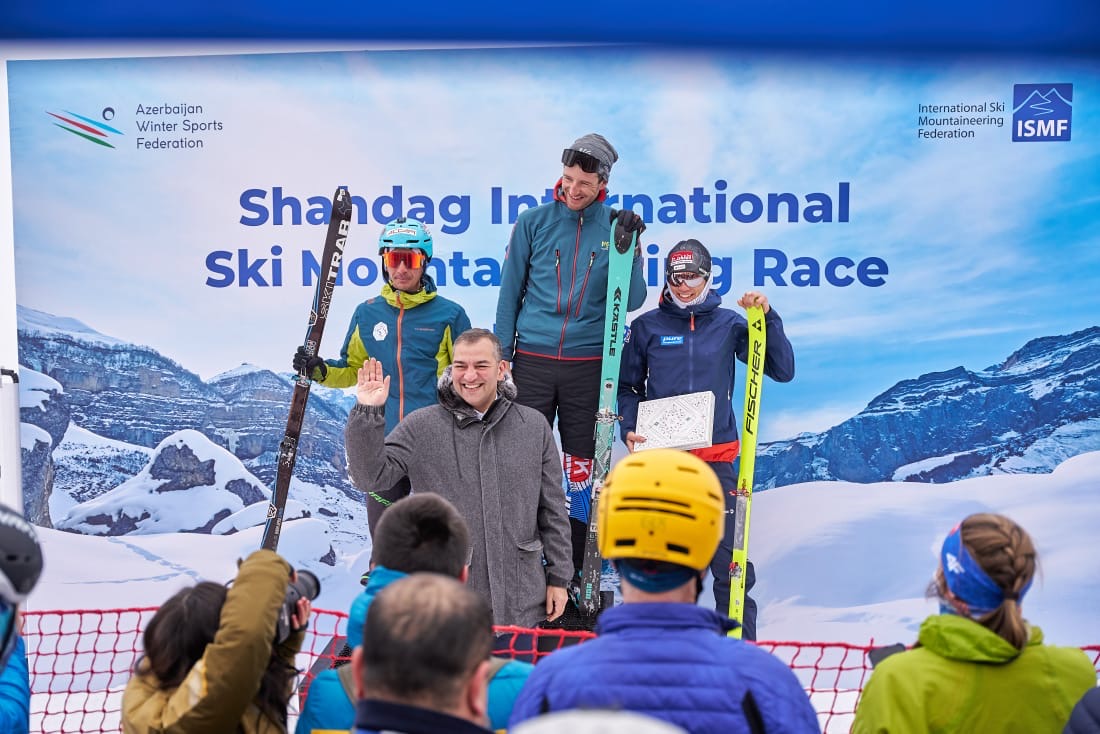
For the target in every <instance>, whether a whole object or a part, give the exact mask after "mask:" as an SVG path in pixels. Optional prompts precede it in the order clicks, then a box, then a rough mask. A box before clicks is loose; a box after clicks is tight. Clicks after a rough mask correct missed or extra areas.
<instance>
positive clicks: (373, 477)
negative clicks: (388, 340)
mask: <svg viewBox="0 0 1100 734" xmlns="http://www.w3.org/2000/svg"><path fill="white" fill-rule="evenodd" d="M389 382H390V376H389V375H385V374H383V370H382V365H381V364H380V363H379V362H378V361H377V360H375V359H370V360H368V361H367V362H366V363H365V364H364V365H363V367H362V368H360V370H359V380H358V386H357V393H356V396H357V399H358V404H357V405H356V406H355V407H354V408H353V409H352V411H351V414H350V415H349V416H348V425H347V430H346V432H345V437H346V444H347V453H348V474H349V476H350V477H351V481H352V482H353V483H354V484H355V486H356V487H358V488H360V489H363V490H366V489H369V488H371V487H381V486H386V487H389V486H393V485H395V484H397V482H398V480H400V479H403V478H405V477H408V479H409V483H410V484H411V485H412V488H413V489H414V490H417V491H422V492H435V493H437V494H440V495H442V496H443V497H446V498H447V499H448V500H450V501H451V503H452V504H454V506H455V507H457V508H458V511H459V512H460V513H461V514H462V516H463V518H464V519H465V520H466V523H467V524H468V526H469V530H470V545H471V546H472V557H471V559H470V572H469V580H468V582H467V583H468V584H469V586H470V587H471V588H472V589H474V590H475V591H477V592H478V593H480V594H482V595H483V596H484V597H485V598H486V599H488V600H489V602H490V604H491V605H492V608H493V622H494V623H495V624H498V625H518V626H521V627H533V626H535V624H537V623H538V622H539V620H541V619H556V618H557V617H559V616H560V615H561V613H562V611H563V610H564V609H565V602H566V598H567V594H566V590H565V587H566V584H567V583H568V581H569V577H570V575H571V574H572V571H573V563H572V560H571V558H570V545H569V518H568V516H567V514H566V510H565V506H564V505H563V504H562V502H561V486H562V485H561V482H562V469H561V456H560V455H559V454H558V449H557V445H556V444H555V443H554V437H553V434H552V433H551V429H550V425H549V424H548V423H547V422H546V419H545V418H544V417H543V416H542V414H541V413H539V412H538V411H537V410H534V409H532V408H528V407H525V406H523V405H519V404H518V403H515V402H514V399H515V396H516V388H515V385H514V384H513V383H512V381H511V378H510V377H509V376H508V370H507V363H506V362H504V360H503V359H501V347H500V341H499V340H498V339H497V337H496V335H494V334H493V333H492V332H491V331H487V330H486V329H470V330H468V331H466V332H463V333H462V334H461V335H459V337H458V338H457V339H455V341H454V359H453V361H452V364H451V366H450V367H448V368H447V369H446V370H444V372H443V374H442V375H441V376H440V378H439V384H438V386H437V392H438V394H439V403H438V404H437V405H432V406H428V407H426V408H421V409H419V410H415V411H413V412H412V413H410V414H409V415H407V416H405V418H404V419H403V420H402V421H401V422H400V423H398V424H397V426H396V427H394V429H393V430H392V431H391V432H390V434H389V435H388V436H385V435H384V434H385V422H386V421H385V412H384V411H385V402H386V396H387V395H388V394H389ZM544 559H545V562H544Z"/></svg>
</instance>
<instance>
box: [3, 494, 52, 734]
mask: <svg viewBox="0 0 1100 734" xmlns="http://www.w3.org/2000/svg"><path fill="white" fill-rule="evenodd" d="M41 573H42V549H41V548H40V547H39V545H38V536H37V535H36V533H35V532H34V526H32V525H31V524H30V523H29V522H27V521H26V520H24V519H23V516H22V515H20V514H19V513H18V512H15V511H14V510H12V509H10V508H8V507H4V506H3V505H0V731H3V732H8V733H10V734H25V733H26V732H27V731H29V730H30V710H31V686H30V676H29V674H28V672H27V650H26V647H25V646H24V644H23V637H22V635H20V634H19V605H20V604H22V603H23V602H24V601H26V600H27V596H28V595H29V594H30V593H31V591H32V590H33V589H34V587H35V584H37V583H38V577H39V576H40V575H41Z"/></svg>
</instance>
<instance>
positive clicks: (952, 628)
mask: <svg viewBox="0 0 1100 734" xmlns="http://www.w3.org/2000/svg"><path fill="white" fill-rule="evenodd" d="M1029 629H1030V632H1031V635H1030V638H1029V639H1028V642H1027V644H1028V646H1031V645H1041V644H1043V631H1042V630H1041V629H1039V628H1038V627H1030V628H1029ZM917 639H918V642H919V644H920V645H921V646H922V647H927V648H928V649H929V650H931V651H932V652H934V653H936V654H937V655H939V656H940V657H944V658H947V659H949V660H963V661H967V662H972V663H993V664H1003V663H1009V662H1012V661H1013V660H1015V659H1016V658H1017V657H1019V655H1020V653H1021V652H1022V651H1021V650H1017V649H1016V648H1015V647H1013V646H1012V645H1011V644H1010V643H1009V642H1008V640H1006V639H1004V638H1003V637H1001V636H1000V635H998V634H997V633H996V632H994V631H992V630H991V629H989V628H987V627H984V626H982V625H981V624H979V623H977V622H975V621H974V620H972V619H968V618H966V617H960V616H959V615H957V614H935V615H932V616H931V617H928V618H927V619H925V620H924V622H923V623H922V624H921V626H920V634H919V636H918V638H917Z"/></svg>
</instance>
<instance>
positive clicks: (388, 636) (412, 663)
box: [351, 573, 493, 734]
mask: <svg viewBox="0 0 1100 734" xmlns="http://www.w3.org/2000/svg"><path fill="white" fill-rule="evenodd" d="M492 647H493V614H492V611H491V610H490V609H489V602H488V601H486V600H485V599H484V598H483V597H482V596H481V595H480V594H477V593H475V592H474V591H472V590H471V589H470V588H469V587H467V586H466V585H465V584H461V583H459V582H458V581H456V580H454V579H452V578H448V577H447V576H442V575H440V574H436V573H414V574H412V575H410V576H407V577H405V578H403V579H398V580H397V581H394V582H393V583H392V584H390V585H389V586H387V587H386V588H385V589H383V590H382V591H381V592H379V594H378V598H376V599H375V600H374V604H373V605H372V609H371V613H370V615H369V616H368V617H367V623H366V624H365V625H364V626H363V644H362V645H361V646H360V647H357V648H355V651H354V652H353V653H352V658H351V664H352V673H353V675H354V676H355V690H356V694H357V696H358V698H359V700H358V702H357V703H356V705H355V728H354V729H353V732H354V734H382V732H391V733H395V732H403V734H439V733H441V732H447V734H488V732H490V730H489V729H486V728H485V725H486V724H488V723H489V716H488V712H487V708H488V704H487V694H486V680H487V679H488V677H489V651H490V650H491V649H492Z"/></svg>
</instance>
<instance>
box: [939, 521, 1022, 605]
mask: <svg viewBox="0 0 1100 734" xmlns="http://www.w3.org/2000/svg"><path fill="white" fill-rule="evenodd" d="M940 565H941V567H942V568H943V578H944V581H945V582H946V583H947V588H948V589H949V590H950V591H951V593H952V594H954V595H955V596H956V597H957V598H958V600H959V601H961V602H962V603H963V604H965V605H966V607H967V613H968V614H969V615H970V616H971V617H982V616H985V615H986V614H989V613H990V612H992V611H994V610H995V609H997V607H999V606H1001V604H1002V603H1003V602H1004V600H1005V597H1006V593H1005V591H1004V590H1003V589H1002V588H1001V587H1000V586H998V585H997V582H996V581H994V580H993V579H991V578H990V577H989V575H988V574H987V573H986V572H985V571H984V570H982V567H981V566H980V565H978V562H977V561H975V560H974V558H973V557H972V556H971V555H970V553H969V552H968V551H967V550H966V546H965V545H963V542H962V523H959V524H958V525H956V526H955V527H954V529H953V530H952V531H951V532H950V533H948V535H947V537H946V538H944V541H943V548H942V549H941V550H940ZM1031 581H1032V580H1028V582H1027V584H1026V585H1025V586H1024V588H1023V589H1021V590H1020V593H1019V595H1018V596H1017V597H1016V600H1017V602H1019V601H1020V600H1021V599H1023V598H1024V594H1026V593H1027V590H1028V589H1030V588H1031ZM1010 596H1011V595H1010Z"/></svg>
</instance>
